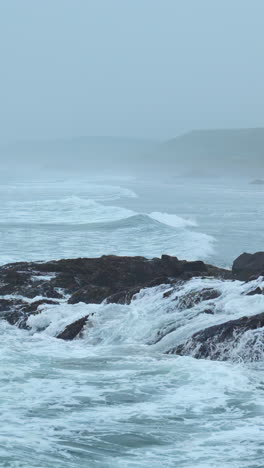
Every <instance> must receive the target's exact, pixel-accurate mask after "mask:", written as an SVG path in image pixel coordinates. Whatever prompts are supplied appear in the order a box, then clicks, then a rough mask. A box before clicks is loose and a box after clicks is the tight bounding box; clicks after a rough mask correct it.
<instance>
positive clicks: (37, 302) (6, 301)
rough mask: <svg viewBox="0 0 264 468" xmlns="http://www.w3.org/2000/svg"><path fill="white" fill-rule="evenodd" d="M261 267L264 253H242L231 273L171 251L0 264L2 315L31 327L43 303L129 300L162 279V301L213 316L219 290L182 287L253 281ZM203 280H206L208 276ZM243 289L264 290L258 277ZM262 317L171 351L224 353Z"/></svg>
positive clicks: (205, 333) (203, 334) (65, 334)
mask: <svg viewBox="0 0 264 468" xmlns="http://www.w3.org/2000/svg"><path fill="white" fill-rule="evenodd" d="M263 272H264V252H258V253H256V254H242V255H241V256H240V257H238V259H236V260H235V262H234V264H233V269H232V272H231V271H229V270H224V269H221V268H217V267H214V266H212V265H207V264H205V263H204V262H201V261H195V262H187V261H184V260H179V259H178V258H177V257H171V256H168V255H163V256H162V257H161V258H153V259H146V258H144V257H117V256H112V255H110V256H103V257H100V258H79V259H71V260H59V261H51V262H28V263H26V262H25V263H15V264H9V265H5V266H3V267H1V268H0V318H2V319H5V320H7V321H8V322H9V323H10V324H12V325H14V324H16V325H17V326H19V327H21V328H28V322H27V321H28V318H29V316H30V315H32V314H38V313H40V312H41V310H42V308H43V307H45V305H50V304H51V305H52V304H58V303H60V302H68V303H69V304H76V303H79V302H84V303H86V304H91V303H95V304H99V303H102V302H106V303H108V304H109V303H117V304H130V302H131V301H132V300H133V298H134V297H135V295H136V294H137V293H139V291H140V290H141V289H143V288H151V287H155V286H159V285H161V284H167V285H168V289H167V291H166V292H164V294H163V298H164V301H166V300H169V301H170V307H171V308H172V309H173V307H174V304H175V310H176V309H177V311H179V312H181V311H182V310H185V309H191V308H193V307H196V306H198V305H199V307H198V309H197V313H198V314H201V313H203V314H208V315H211V314H214V313H215V310H216V303H215V301H216V300H217V298H218V297H219V296H220V292H219V291H218V290H217V289H215V288H211V287H208V286H207V287H201V288H200V290H199V291H197V290H195V291H189V292H188V293H186V294H184V295H183V294H182V293H180V288H181V287H182V286H183V285H184V284H185V283H186V281H188V280H189V279H191V278H192V277H197V276H198V277H200V278H201V282H202V279H203V278H207V277H213V278H220V279H223V280H225V279H237V278H238V279H243V280H246V281H249V280H250V279H252V276H253V277H254V278H256V277H258V275H260V274H262V273H263ZM205 284H207V285H208V281H207V283H205ZM253 285H254V286H253ZM256 286H257V287H256ZM248 290H249V289H248ZM243 294H246V295H249V296H251V295H257V294H263V290H262V287H261V286H260V283H259V282H257V283H252V290H249V292H244V293H243ZM172 295H173V296H172ZM171 296H172V297H171ZM203 302H204V304H203ZM263 320H264V319H263V317H262V314H260V315H259V316H255V317H249V318H248V317H243V318H241V319H239V320H235V321H231V322H227V323H224V324H222V325H216V326H214V327H210V328H207V329H205V330H201V331H200V332H198V333H196V334H195V335H193V336H192V337H191V338H189V339H188V340H187V341H186V343H183V344H181V345H179V346H176V347H174V348H173V349H171V350H169V351H168V352H169V353H175V354H191V355H193V356H195V357H202V358H211V359H221V358H225V356H227V351H226V352H225V349H226V350H227V349H231V348H232V346H231V348H230V343H233V344H234V343H235V342H236V339H237V337H238V336H241V335H242V334H243V333H245V332H246V331H247V330H253V329H255V328H258V327H259V326H264V325H261V324H262V321H263ZM89 323H90V322H89V317H88V315H86V316H85V317H83V318H81V319H79V320H77V321H76V320H75V321H74V322H73V323H71V324H69V325H68V326H67V327H65V329H64V330H63V331H62V332H61V333H60V334H59V335H58V336H57V338H60V339H64V340H71V339H74V338H76V337H79V336H81V335H80V334H81V332H82V330H83V328H84V326H85V325H86V324H89ZM174 330H175V324H174V323H170V324H169V325H168V327H167V328H166V329H165V330H162V331H160V332H159V333H158V335H157V336H156V338H154V340H153V342H152V343H150V344H153V343H156V342H158V341H160V340H161V339H163V338H164V337H165V336H166V335H167V334H169V333H172V332H173V331H174ZM220 348H221V349H220Z"/></svg>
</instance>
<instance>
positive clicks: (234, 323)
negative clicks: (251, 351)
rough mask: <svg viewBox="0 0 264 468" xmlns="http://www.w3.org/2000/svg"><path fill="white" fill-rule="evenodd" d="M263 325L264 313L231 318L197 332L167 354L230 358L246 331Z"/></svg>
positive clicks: (214, 358)
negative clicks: (235, 318)
mask: <svg viewBox="0 0 264 468" xmlns="http://www.w3.org/2000/svg"><path fill="white" fill-rule="evenodd" d="M263 326H264V313H261V314H258V315H253V316H251V317H242V318H239V319H237V320H230V321H229V322H225V323H222V324H220V325H214V326H212V327H209V328H206V329H205V330H201V331H199V332H197V333H195V334H194V335H193V336H192V337H191V338H190V339H188V340H187V341H186V342H185V343H184V344H181V345H178V346H176V347H175V348H172V349H170V350H169V351H167V354H179V355H181V356H184V355H191V356H193V357H195V358H207V359H212V360H226V359H229V357H230V355H231V353H232V349H233V348H234V346H235V345H236V343H237V342H238V341H239V339H240V338H241V336H242V335H243V334H244V333H245V332H246V331H248V330H256V329H258V328H261V327H263Z"/></svg>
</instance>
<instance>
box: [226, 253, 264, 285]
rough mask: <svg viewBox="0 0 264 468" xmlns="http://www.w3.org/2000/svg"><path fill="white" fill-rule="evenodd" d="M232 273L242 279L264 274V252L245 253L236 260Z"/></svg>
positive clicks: (245, 279)
mask: <svg viewBox="0 0 264 468" xmlns="http://www.w3.org/2000/svg"><path fill="white" fill-rule="evenodd" d="M232 273H233V275H234V277H235V278H237V279H239V280H242V281H248V280H250V279H254V278H257V277H258V276H264V252H256V253H254V254H250V253H243V254H242V255H240V256H239V257H238V258H236V260H235V261H234V263H233V266H232Z"/></svg>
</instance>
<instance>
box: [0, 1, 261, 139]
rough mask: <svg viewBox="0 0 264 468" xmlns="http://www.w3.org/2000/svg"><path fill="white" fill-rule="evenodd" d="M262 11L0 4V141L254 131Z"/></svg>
mask: <svg viewBox="0 0 264 468" xmlns="http://www.w3.org/2000/svg"><path fill="white" fill-rule="evenodd" d="M263 18H264V1H263V0H0V60H1V62H0V63H1V75H0V83H1V86H0V139H1V140H8V139H17V138H19V139H20V138H54V137H55V138H56V137H71V136H79V135H115V136H139V137H151V138H161V139H163V138H167V137H173V136H175V135H177V134H178V133H180V132H182V131H186V130H190V129H193V128H212V127H214V128H217V127H248V126H249V127H255V126H264V92H263V83H264V61H263V49H264V28H263Z"/></svg>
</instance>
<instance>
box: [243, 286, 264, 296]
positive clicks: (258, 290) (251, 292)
mask: <svg viewBox="0 0 264 468" xmlns="http://www.w3.org/2000/svg"><path fill="white" fill-rule="evenodd" d="M256 294H263V290H262V289H261V288H260V287H257V288H256V289H254V290H253V291H249V292H248V293H247V294H246V296H255V295H256Z"/></svg>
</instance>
